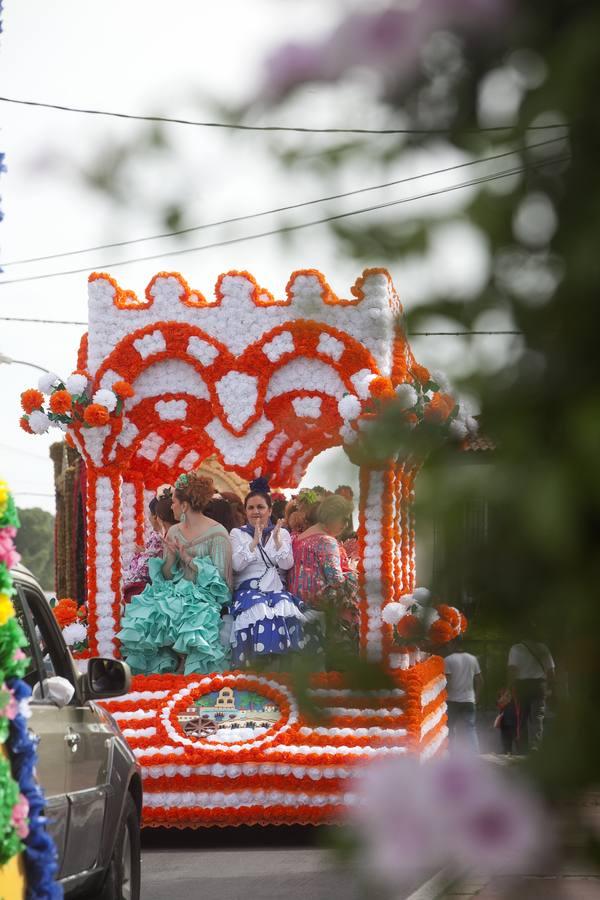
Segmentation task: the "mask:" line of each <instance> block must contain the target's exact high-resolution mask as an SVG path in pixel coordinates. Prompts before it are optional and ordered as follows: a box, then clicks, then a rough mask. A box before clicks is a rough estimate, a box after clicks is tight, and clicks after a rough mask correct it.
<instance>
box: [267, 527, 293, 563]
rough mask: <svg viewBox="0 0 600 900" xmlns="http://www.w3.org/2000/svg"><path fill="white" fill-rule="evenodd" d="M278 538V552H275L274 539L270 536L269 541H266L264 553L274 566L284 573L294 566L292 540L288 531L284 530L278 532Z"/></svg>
mask: <svg viewBox="0 0 600 900" xmlns="http://www.w3.org/2000/svg"><path fill="white" fill-rule="evenodd" d="M279 538H280V542H281V543H280V545H279V550H277V548H276V547H275V539H274V537H273V535H272V534H271V535H270V536H269V540H268V541H267V545H266V547H265V551H266V552H267V553H268V554H269V557H270V558H271V559H272V560H273V562H274V563H275V565H276V566H278V568H280V569H283V570H284V571H285V570H287V569H291V568H292V566H293V565H294V551H293V549H292V539H291V537H290V533H289V531H286V530H285V529H284V528H282V529H281V531H280V532H279Z"/></svg>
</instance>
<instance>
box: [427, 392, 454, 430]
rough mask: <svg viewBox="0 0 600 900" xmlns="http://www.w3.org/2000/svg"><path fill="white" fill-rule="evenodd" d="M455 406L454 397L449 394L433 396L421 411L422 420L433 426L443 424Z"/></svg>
mask: <svg viewBox="0 0 600 900" xmlns="http://www.w3.org/2000/svg"><path fill="white" fill-rule="evenodd" d="M455 405H456V402H455V400H454V397H451V396H450V394H442V393H440V394H434V396H433V397H432V399H431V400H430V401H429V403H428V404H427V405H426V407H425V409H424V411H423V418H424V419H425V421H426V422H431V423H434V424H435V423H436V422H437V423H442V422H445V421H446V419H447V418H448V416H449V415H450V413H451V412H452V410H453V409H454V407H455Z"/></svg>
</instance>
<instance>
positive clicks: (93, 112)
mask: <svg viewBox="0 0 600 900" xmlns="http://www.w3.org/2000/svg"><path fill="white" fill-rule="evenodd" d="M0 102H2V103H15V104H17V105H19V106H34V107H39V108H42V109H56V110H59V111H60V112H70V113H83V114H85V115H88V116H110V117H111V118H116V119H135V120H137V121H140V122H162V123H168V124H172V125H193V126H196V127H198V128H223V129H227V130H231V131H284V132H294V133H300V134H449V133H450V132H451V130H452V129H450V128H305V127H300V126H288V125H241V124H238V123H234V122H201V121H197V120H195V119H180V118H174V117H171V116H144V115H139V114H137V113H123V112H112V111H109V110H104V109H86V108H83V107H79V106H66V105H64V104H61V103H41V102H40V101H38V100H18V99H16V98H14V97H0ZM568 127H569V123H567V122H555V123H554V124H552V125H528V126H527V127H526V128H525V129H523V130H524V131H544V130H547V129H550V128H568ZM515 130H516V128H515V126H514V125H495V126H488V127H482V128H463V129H461V131H462V132H463V133H464V134H482V133H487V132H497V131H515Z"/></svg>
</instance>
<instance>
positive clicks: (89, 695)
mask: <svg viewBox="0 0 600 900" xmlns="http://www.w3.org/2000/svg"><path fill="white" fill-rule="evenodd" d="M130 686H131V670H130V668H129V666H128V665H127V663H124V662H121V660H119V659H103V658H102V657H100V656H95V657H93V658H92V659H90V660H89V661H88V667H87V672H86V674H85V675H84V676H83V689H84V693H85V697H86V700H103V699H105V698H108V697H119V696H120V695H121V694H126V693H127V691H128V690H129V688H130Z"/></svg>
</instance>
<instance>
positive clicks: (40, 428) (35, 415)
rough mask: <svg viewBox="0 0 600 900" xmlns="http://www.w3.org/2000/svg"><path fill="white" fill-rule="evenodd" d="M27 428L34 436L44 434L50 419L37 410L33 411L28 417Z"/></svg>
mask: <svg viewBox="0 0 600 900" xmlns="http://www.w3.org/2000/svg"><path fill="white" fill-rule="evenodd" d="M29 427H30V428H31V430H32V431H33V433H34V434H46V432H47V431H48V429H49V427H50V419H49V418H48V416H47V415H46V413H43V412H42V411H41V410H39V409H34V411H33V412H32V413H31V415H30V416H29Z"/></svg>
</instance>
